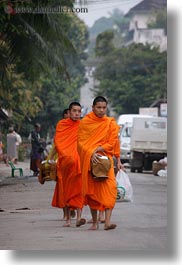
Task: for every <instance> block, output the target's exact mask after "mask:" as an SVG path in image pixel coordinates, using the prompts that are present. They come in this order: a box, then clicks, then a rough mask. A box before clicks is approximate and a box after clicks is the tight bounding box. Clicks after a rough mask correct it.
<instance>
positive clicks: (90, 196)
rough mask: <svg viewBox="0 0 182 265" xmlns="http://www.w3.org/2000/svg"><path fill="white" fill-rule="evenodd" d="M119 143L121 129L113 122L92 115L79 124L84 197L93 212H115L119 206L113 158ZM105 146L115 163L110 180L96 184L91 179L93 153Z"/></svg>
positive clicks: (107, 118)
mask: <svg viewBox="0 0 182 265" xmlns="http://www.w3.org/2000/svg"><path fill="white" fill-rule="evenodd" d="M117 139H118V126H117V124H116V122H115V120H114V118H110V117H107V116H104V117H103V118H99V117H97V116H96V115H95V114H94V113H93V112H90V113H89V114H87V115H86V116H85V117H84V118H83V119H82V120H81V122H80V126H79V131H78V153H79V155H80V162H81V171H82V184H83V195H84V197H85V204H88V205H89V206H90V207H91V208H92V209H97V210H101V211H102V210H105V209H106V208H109V209H112V208H113V207H114V205H115V202H116V196H117V189H116V180H115V175H114V166H113V159H112V156H113V155H114V147H115V145H116V142H117ZM98 146H102V147H103V148H104V150H105V153H106V154H107V155H108V156H109V157H110V159H111V161H112V167H111V169H110V170H109V173H108V176H109V178H108V179H107V180H105V181H103V182H97V181H95V180H94V179H93V178H92V175H91V172H90V170H91V167H90V159H91V155H92V154H93V152H94V150H95V149H96V148H97V147H98Z"/></svg>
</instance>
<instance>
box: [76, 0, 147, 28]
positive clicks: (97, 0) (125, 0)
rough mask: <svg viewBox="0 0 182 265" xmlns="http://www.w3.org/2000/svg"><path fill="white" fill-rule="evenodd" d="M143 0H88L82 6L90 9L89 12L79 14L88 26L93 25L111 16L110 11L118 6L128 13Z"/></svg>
mask: <svg viewBox="0 0 182 265" xmlns="http://www.w3.org/2000/svg"><path fill="white" fill-rule="evenodd" d="M141 1H142V0H93V1H92V0H88V1H87V4H85V5H82V7H86V8H87V9H88V13H78V16H79V17H80V19H82V20H83V21H84V22H85V24H86V25H87V26H89V27H92V26H93V24H94V22H95V21H96V20H97V19H99V18H101V17H109V16H110V15H109V13H111V12H112V11H113V10H114V9H116V8H118V9H120V10H121V11H123V12H124V13H126V12H127V11H128V10H129V9H130V8H132V7H133V6H135V5H136V4H138V3H139V2H141ZM78 7H80V6H78Z"/></svg>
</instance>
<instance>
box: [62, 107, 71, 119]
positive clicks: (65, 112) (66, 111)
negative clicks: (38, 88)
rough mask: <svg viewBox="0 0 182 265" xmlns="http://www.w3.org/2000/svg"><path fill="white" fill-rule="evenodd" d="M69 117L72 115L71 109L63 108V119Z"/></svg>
mask: <svg viewBox="0 0 182 265" xmlns="http://www.w3.org/2000/svg"><path fill="white" fill-rule="evenodd" d="M69 117H70V112H69V109H64V110H63V119H67V118H69Z"/></svg>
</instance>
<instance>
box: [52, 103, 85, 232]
mask: <svg viewBox="0 0 182 265" xmlns="http://www.w3.org/2000/svg"><path fill="white" fill-rule="evenodd" d="M69 111H70V118H68V119H63V120H60V121H59V122H58V124H57V125H56V133H55V136H54V144H55V148H56V150H57V153H58V162H57V173H58V184H57V185H56V188H55V193H54V196H53V202H52V205H53V206H54V205H57V207H60V208H63V207H66V209H67V219H66V224H65V225H64V226H65V227H69V226H70V224H71V221H70V219H71V218H70V210H71V209H76V210H77V220H76V226H80V225H83V224H85V222H86V220H85V219H83V218H81V210H82V208H83V196H82V176H81V168H80V159H79V155H78V152H77V134H78V126H79V124H80V117H81V105H80V104H79V103H78V102H72V103H71V104H70V106H69Z"/></svg>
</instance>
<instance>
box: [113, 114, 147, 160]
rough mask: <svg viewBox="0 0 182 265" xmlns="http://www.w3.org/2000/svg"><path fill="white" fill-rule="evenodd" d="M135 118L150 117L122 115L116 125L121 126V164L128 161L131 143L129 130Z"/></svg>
mask: <svg viewBox="0 0 182 265" xmlns="http://www.w3.org/2000/svg"><path fill="white" fill-rule="evenodd" d="M136 117H141V118H142V117H152V116H150V115H141V114H123V115H120V116H119V117H118V120H117V123H118V125H120V126H121V129H120V133H119V139H120V157H121V161H122V162H128V161H129V159H130V143H131V129H132V125H133V119H134V118H136Z"/></svg>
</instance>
